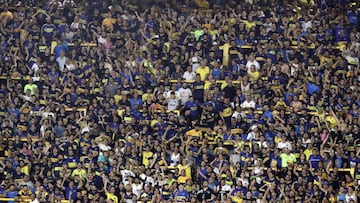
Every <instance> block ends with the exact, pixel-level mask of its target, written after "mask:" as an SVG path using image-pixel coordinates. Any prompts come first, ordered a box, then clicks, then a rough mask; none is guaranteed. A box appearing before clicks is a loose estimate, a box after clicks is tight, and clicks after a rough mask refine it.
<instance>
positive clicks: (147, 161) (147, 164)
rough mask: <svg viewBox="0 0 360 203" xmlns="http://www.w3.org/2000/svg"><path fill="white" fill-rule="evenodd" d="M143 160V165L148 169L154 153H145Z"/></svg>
mask: <svg viewBox="0 0 360 203" xmlns="http://www.w3.org/2000/svg"><path fill="white" fill-rule="evenodd" d="M142 155H143V160H142V163H143V164H144V165H145V167H146V168H147V167H148V166H149V164H150V161H149V158H151V157H152V156H153V153H152V152H150V151H149V152H143V154H142Z"/></svg>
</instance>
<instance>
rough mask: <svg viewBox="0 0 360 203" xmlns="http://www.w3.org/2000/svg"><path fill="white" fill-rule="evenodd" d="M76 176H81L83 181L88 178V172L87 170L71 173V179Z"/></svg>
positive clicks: (76, 170)
mask: <svg viewBox="0 0 360 203" xmlns="http://www.w3.org/2000/svg"><path fill="white" fill-rule="evenodd" d="M74 176H79V177H80V178H81V179H83V178H85V176H86V170H85V169H80V170H78V169H75V170H74V171H73V172H72V173H71V177H74Z"/></svg>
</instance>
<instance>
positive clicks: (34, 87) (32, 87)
mask: <svg viewBox="0 0 360 203" xmlns="http://www.w3.org/2000/svg"><path fill="white" fill-rule="evenodd" d="M36 88H37V85H36V84H32V85H30V84H27V85H25V87H24V93H26V91H27V90H30V94H31V95H34V94H35V90H36Z"/></svg>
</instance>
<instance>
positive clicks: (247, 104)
mask: <svg viewBox="0 0 360 203" xmlns="http://www.w3.org/2000/svg"><path fill="white" fill-rule="evenodd" d="M241 108H255V102H254V101H253V100H251V101H247V100H245V101H244V102H243V103H241Z"/></svg>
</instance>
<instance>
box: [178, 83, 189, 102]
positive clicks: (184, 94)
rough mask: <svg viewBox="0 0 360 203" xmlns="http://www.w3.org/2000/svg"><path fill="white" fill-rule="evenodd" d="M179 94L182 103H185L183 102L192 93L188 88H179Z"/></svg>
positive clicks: (187, 99)
mask: <svg viewBox="0 0 360 203" xmlns="http://www.w3.org/2000/svg"><path fill="white" fill-rule="evenodd" d="M179 94H180V100H181V103H182V104H185V102H187V101H189V98H190V96H191V95H192V93H191V90H190V88H186V89H185V88H183V87H182V88H180V89H179Z"/></svg>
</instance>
